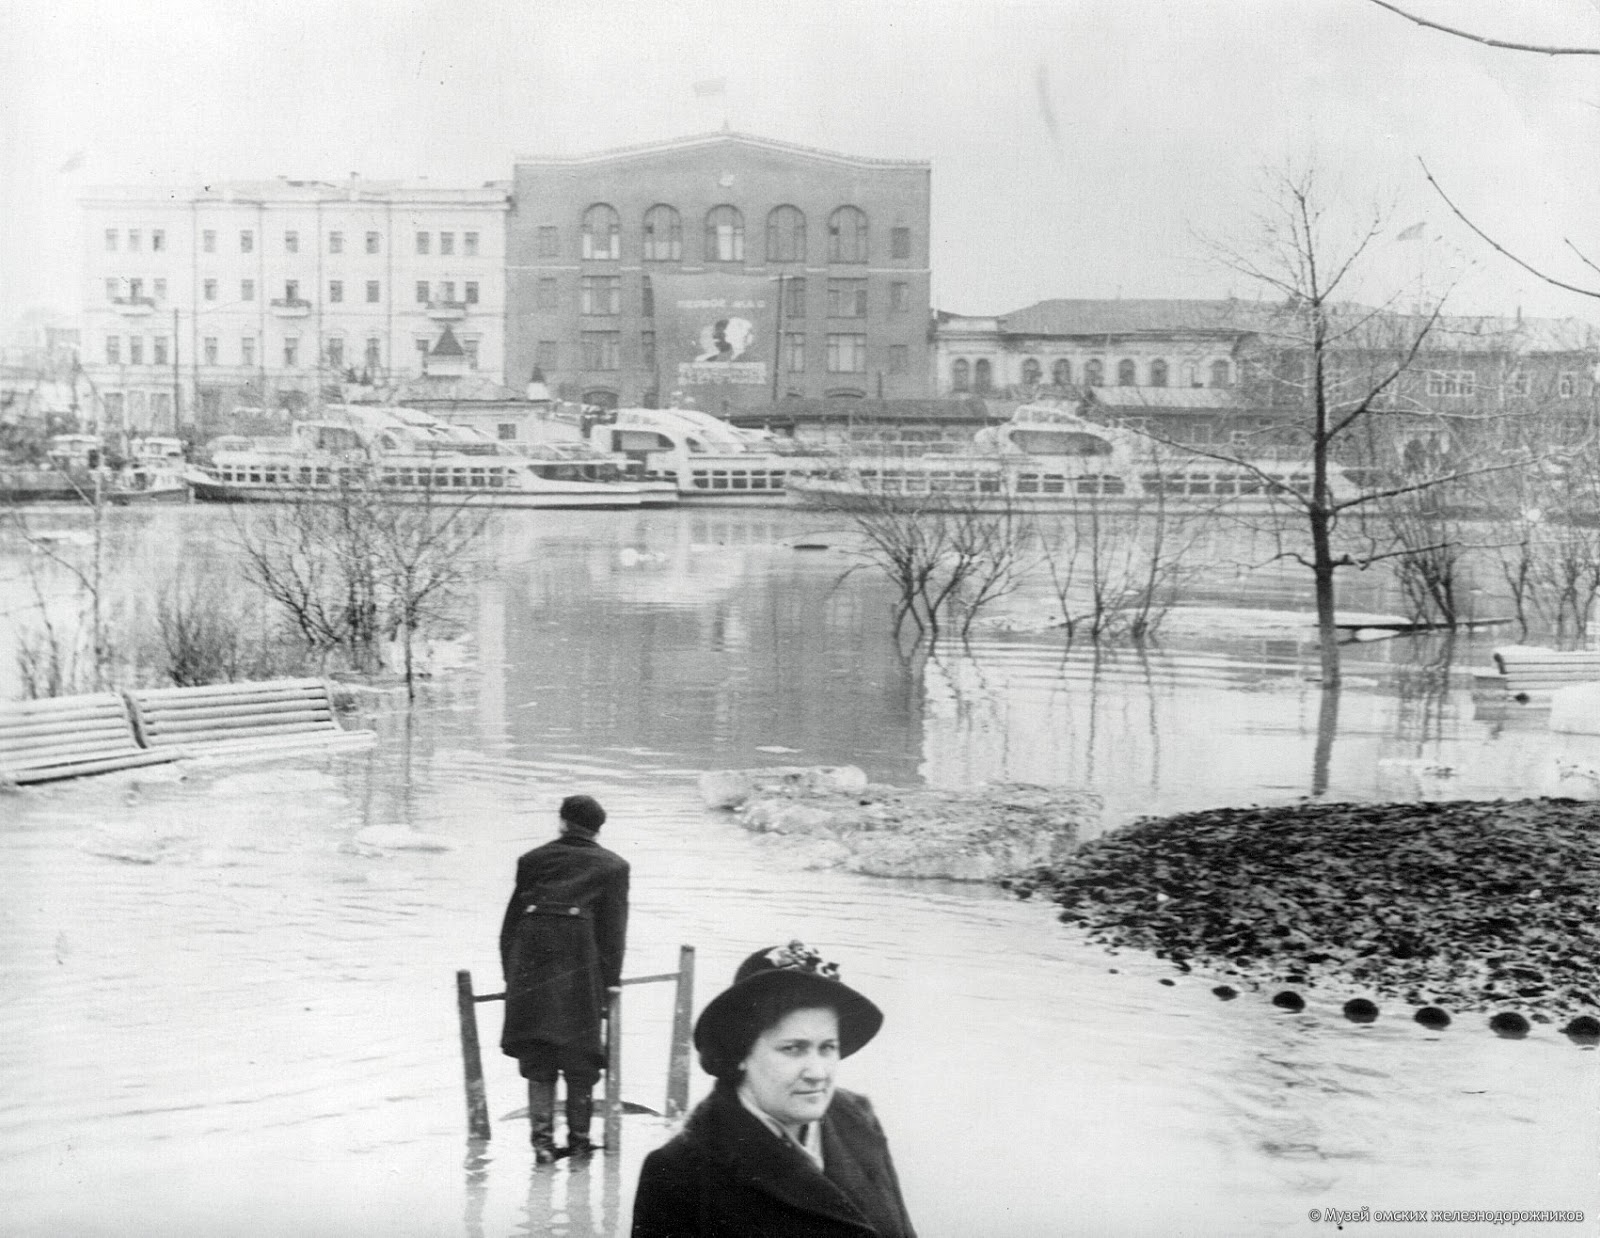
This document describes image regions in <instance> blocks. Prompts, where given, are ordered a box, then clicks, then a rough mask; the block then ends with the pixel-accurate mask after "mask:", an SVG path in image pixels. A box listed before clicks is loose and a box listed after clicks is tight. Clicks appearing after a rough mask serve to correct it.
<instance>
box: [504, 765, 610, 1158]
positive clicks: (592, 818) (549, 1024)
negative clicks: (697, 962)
mask: <svg viewBox="0 0 1600 1238" xmlns="http://www.w3.org/2000/svg"><path fill="white" fill-rule="evenodd" d="M605 819H606V814H605V809H603V808H601V807H600V805H599V804H597V803H596V802H595V801H594V800H593V799H591V798H590V797H589V796H587V795H569V796H567V798H566V799H565V800H563V801H562V802H561V836H560V837H559V838H557V839H555V840H554V841H553V842H548V843H546V844H545V845H544V846H542V847H535V848H534V849H533V850H532V851H530V852H528V853H527V854H526V855H524V856H522V857H521V858H520V859H519V860H518V861H517V883H516V887H515V888H514V889H513V890H512V892H511V901H510V902H509V903H508V904H507V905H506V914H505V919H504V920H503V921H502V922H501V925H500V963H501V967H502V968H503V970H504V973H505V979H506V1020H505V1029H504V1031H503V1032H502V1033H501V1036H500V1048H501V1050H502V1051H503V1052H504V1053H506V1054H508V1055H509V1056H511V1057H514V1058H517V1059H518V1061H519V1062H520V1064H521V1068H522V1074H523V1076H524V1077H525V1078H526V1079H527V1080H528V1118H529V1121H530V1122H531V1124H532V1137H533V1147H534V1152H535V1155H536V1158H537V1159H538V1160H540V1161H542V1162H546V1163H548V1162H550V1161H553V1160H555V1159H556V1155H557V1153H556V1147H555V1136H554V1122H555V1116H554V1110H555V1086H556V1076H557V1075H558V1074H560V1075H564V1076H565V1077H566V1081H567V1150H568V1151H569V1152H570V1153H572V1154H573V1155H575V1156H585V1155H587V1154H588V1153H590V1152H591V1151H593V1145H592V1144H591V1143H590V1142H589V1123H590V1119H591V1117H592V1115H593V1112H594V1100H593V1093H594V1085H595V1082H596V1081H597V1080H598V1079H599V1077H600V1070H601V1068H602V1067H603V1066H604V1065H605V1060H606V1054H605V1046H604V1043H603V1040H602V1036H601V1020H602V1018H603V1016H604V1013H605V1009H606V990H607V989H608V988H611V987H614V986H615V985H617V984H618V983H620V982H621V978H622V955H623V951H624V949H625V948H626V939H627V932H628V862H627V861H626V860H624V859H623V858H622V857H621V856H619V855H617V854H616V853H615V852H612V851H607V850H606V849H605V848H604V847H602V846H601V845H600V843H599V842H598V841H597V839H596V835H597V834H598V833H599V831H600V827H601V826H602V825H604V824H605Z"/></svg>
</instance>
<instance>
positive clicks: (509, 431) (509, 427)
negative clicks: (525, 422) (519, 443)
mask: <svg viewBox="0 0 1600 1238" xmlns="http://www.w3.org/2000/svg"><path fill="white" fill-rule="evenodd" d="M494 431H495V437H496V438H498V439H499V440H500V441H501V442H502V443H509V442H513V441H515V439H516V437H517V423H516V422H514V421H502V422H499V423H498V424H497V425H496V426H495V428H494Z"/></svg>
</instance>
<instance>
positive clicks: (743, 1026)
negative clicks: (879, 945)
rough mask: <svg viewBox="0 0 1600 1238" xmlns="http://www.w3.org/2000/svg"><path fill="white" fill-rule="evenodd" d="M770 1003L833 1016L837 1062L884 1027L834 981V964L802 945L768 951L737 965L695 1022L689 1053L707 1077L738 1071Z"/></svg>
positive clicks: (875, 1012)
mask: <svg viewBox="0 0 1600 1238" xmlns="http://www.w3.org/2000/svg"><path fill="white" fill-rule="evenodd" d="M774 1002H776V1003H778V1004H779V1005H780V1006H782V1007H786V1008H787V1009H788V1010H800V1009H804V1008H806V1007H809V1006H827V1007H831V1008H832V1009H833V1010H835V1011H837V1012H838V1014H839V1056H840V1057H849V1056H850V1055H851V1054H852V1053H854V1052H855V1051H856V1050H857V1049H859V1048H861V1047H862V1046H863V1045H865V1044H866V1043H867V1042H868V1041H869V1040H871V1039H872V1038H873V1037H874V1036H876V1035H877V1034H878V1029H879V1028H880V1027H882V1026H883V1011H881V1010H879V1009H878V1008H877V1006H875V1005H873V1003H872V1002H870V1001H868V1000H867V999H866V998H865V997H863V996H862V995H861V994H859V993H857V992H856V991H855V990H854V989H852V988H851V987H850V986H849V985H847V984H844V983H843V982H842V981H841V980H840V979H839V965H838V964H837V963H828V962H824V961H823V958H822V956H821V955H820V954H818V953H817V952H816V951H815V950H813V949H812V948H811V947H810V946H808V945H806V944H805V943H804V942H800V941H791V942H790V943H789V944H788V945H786V946H771V947H768V948H767V949H765V950H757V951H756V952H755V953H754V954H752V955H751V956H750V957H749V958H747V959H745V961H744V962H743V963H741V964H739V970H738V971H737V972H735V973H734V977H733V983H732V984H731V985H729V986H728V987H727V988H726V989H724V990H723V991H722V992H721V993H718V994H717V995H716V996H715V997H713V998H712V999H711V1001H710V1002H709V1003H708V1004H707V1006H706V1008H705V1009H704V1010H702V1011H701V1012H700V1018H699V1019H697V1020H696V1021H695V1025H694V1047H695V1048H696V1049H697V1050H699V1053H700V1064H701V1065H702V1066H703V1067H705V1069H706V1071H707V1072H708V1073H710V1074H713V1075H717V1076H719V1077H721V1076H723V1075H726V1074H728V1073H729V1072H730V1071H732V1070H734V1069H736V1068H737V1067H738V1064H739V1063H740V1062H741V1061H743V1060H744V1058H745V1057H746V1055H747V1054H748V1053H749V1052H750V1046H751V1045H752V1044H754V1043H755V1038H756V1037H757V1036H759V1035H760V1034H761V1032H762V1031H763V1030H765V1029H764V1027H761V1026H753V1025H754V1024H756V1023H757V1022H765V1021H768V1020H770V1012H771V1011H772V1010H773V1008H774V1007H773V1003H774ZM780 1017H781V1016H780Z"/></svg>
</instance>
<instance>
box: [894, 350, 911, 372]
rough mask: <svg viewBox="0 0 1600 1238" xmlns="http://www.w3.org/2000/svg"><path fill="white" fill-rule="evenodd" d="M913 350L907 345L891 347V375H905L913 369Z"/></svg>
mask: <svg viewBox="0 0 1600 1238" xmlns="http://www.w3.org/2000/svg"><path fill="white" fill-rule="evenodd" d="M910 362H911V349H910V347H909V346H907V345H905V344H890V345H889V373H891V374H904V373H905V372H906V371H907V370H909V369H910V368H911V364H910Z"/></svg>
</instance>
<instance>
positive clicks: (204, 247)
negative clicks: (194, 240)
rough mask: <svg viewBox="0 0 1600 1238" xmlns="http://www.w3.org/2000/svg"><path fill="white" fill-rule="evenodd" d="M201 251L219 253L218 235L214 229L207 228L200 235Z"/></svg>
mask: <svg viewBox="0 0 1600 1238" xmlns="http://www.w3.org/2000/svg"><path fill="white" fill-rule="evenodd" d="M200 251H201V252H202V253H207V254H214V253H216V252H217V233H216V229H214V228H207V229H206V230H205V231H204V232H202V233H201V234H200Z"/></svg>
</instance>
